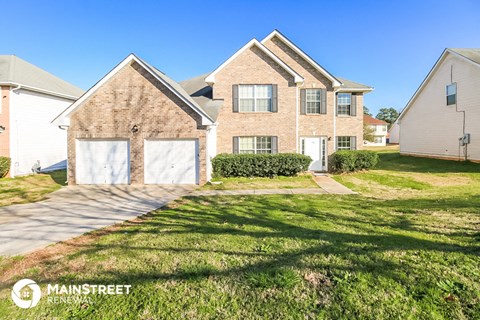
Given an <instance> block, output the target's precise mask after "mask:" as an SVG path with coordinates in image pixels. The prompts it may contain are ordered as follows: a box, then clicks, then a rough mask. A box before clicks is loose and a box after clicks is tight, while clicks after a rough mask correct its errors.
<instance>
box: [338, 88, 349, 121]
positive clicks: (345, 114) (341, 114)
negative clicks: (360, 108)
mask: <svg viewBox="0 0 480 320" xmlns="http://www.w3.org/2000/svg"><path fill="white" fill-rule="evenodd" d="M340 94H348V95H349V96H350V104H348V114H347V113H340V112H338V107H339V106H347V104H339V103H338V102H339V99H338V95H340ZM337 115H338V116H340V117H342V116H344V117H348V116H351V115H352V93H351V92H339V93H338V94H337Z"/></svg>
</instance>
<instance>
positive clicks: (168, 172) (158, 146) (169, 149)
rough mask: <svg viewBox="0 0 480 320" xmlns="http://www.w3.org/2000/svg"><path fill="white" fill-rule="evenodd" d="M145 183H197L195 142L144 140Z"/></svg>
mask: <svg viewBox="0 0 480 320" xmlns="http://www.w3.org/2000/svg"><path fill="white" fill-rule="evenodd" d="M145 183H146V184H196V183H198V142H197V140H145Z"/></svg>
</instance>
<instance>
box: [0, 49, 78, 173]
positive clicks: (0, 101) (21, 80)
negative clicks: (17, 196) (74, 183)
mask: <svg viewBox="0 0 480 320" xmlns="http://www.w3.org/2000/svg"><path fill="white" fill-rule="evenodd" d="M0 93H1V95H0V156H4V157H9V158H10V159H11V166H10V172H9V176H10V177H14V176H19V175H26V174H31V173H33V172H37V171H53V170H58V169H65V168H66V167H67V139H66V138H67V132H66V131H64V130H59V129H58V127H56V126H54V125H52V124H51V121H52V118H53V117H55V116H56V115H58V113H59V112H61V111H62V110H64V109H65V108H66V107H68V106H69V105H71V104H72V103H73V102H74V101H75V100H77V99H78V97H79V96H81V95H82V93H83V90H82V89H80V88H78V87H76V86H74V85H72V84H70V83H68V82H66V81H64V80H62V79H60V78H58V77H56V76H54V75H52V74H50V73H48V72H47V71H45V70H43V69H40V68H39V67H37V66H35V65H33V64H31V63H29V62H27V61H25V60H23V59H21V58H19V57H17V56H14V55H0Z"/></svg>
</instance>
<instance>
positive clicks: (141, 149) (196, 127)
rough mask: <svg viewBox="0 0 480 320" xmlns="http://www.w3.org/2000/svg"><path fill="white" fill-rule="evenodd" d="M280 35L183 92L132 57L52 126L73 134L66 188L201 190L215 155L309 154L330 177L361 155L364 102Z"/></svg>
mask: <svg viewBox="0 0 480 320" xmlns="http://www.w3.org/2000/svg"><path fill="white" fill-rule="evenodd" d="M372 90H373V88H371V87H369V86H366V85H362V84H359V83H356V82H353V81H349V80H346V79H342V78H338V77H335V76H333V75H332V74H331V73H329V72H328V71H326V70H325V69H324V68H323V67H321V66H320V65H319V64H318V63H316V62H315V61H314V60H313V59H312V58H310V57H309V56H308V55H307V54H305V53H304V52H303V51H302V50H301V49H300V48H298V47H297V46H296V45H295V44H293V43H292V42H291V41H290V40H289V39H287V38H286V37H285V36H284V35H282V34H281V33H280V32H278V31H277V30H275V31H273V32H272V33H271V34H270V35H268V36H267V37H266V38H265V39H263V40H262V41H258V40H256V39H252V40H251V41H249V42H248V43H247V44H245V45H244V46H243V47H242V48H240V49H239V50H238V51H236V52H235V53H234V54H233V55H232V56H230V57H229V58H228V59H226V61H225V62H224V63H222V64H221V65H219V66H218V68H216V69H215V70H213V71H212V72H210V73H208V74H205V75H202V76H199V77H196V78H193V79H189V80H186V81H183V82H181V83H177V82H175V81H174V80H172V79H171V78H169V77H168V76H167V75H165V74H164V73H162V72H161V71H159V70H157V69H156V68H155V67H153V66H151V65H149V64H148V63H146V62H145V61H143V60H141V59H140V58H138V57H137V56H135V55H133V54H132V55H130V56H128V57H127V58H126V59H125V60H124V61H122V62H121V63H120V64H119V65H117V66H116V67H115V68H114V69H113V70H112V71H111V72H109V73H108V74H107V75H106V76H105V77H104V78H103V79H101V80H100V81H99V82H98V83H97V84H96V85H95V86H93V87H92V88H91V89H90V90H88V91H87V93H86V94H85V95H83V96H82V97H81V98H80V99H78V100H77V101H76V102H75V103H74V104H72V105H71V106H70V107H69V108H68V109H66V110H65V111H64V112H63V113H62V114H60V115H59V116H58V117H57V119H55V121H54V123H56V124H58V125H62V126H64V127H68V164H69V167H68V180H69V183H70V184H203V183H205V182H206V181H208V180H209V179H210V178H211V174H212V172H211V170H212V169H211V159H212V158H213V157H214V156H215V155H217V154H218V153H285V152H293V153H295V152H297V153H303V154H306V155H309V156H311V157H312V159H313V162H312V163H311V165H310V169H311V170H313V171H325V170H327V169H328V156H329V155H331V154H332V153H333V152H334V151H335V150H338V149H342V150H345V149H357V148H361V147H362V144H363V142H362V136H363V116H362V115H363V112H362V107H363V94H365V93H368V92H370V91H372Z"/></svg>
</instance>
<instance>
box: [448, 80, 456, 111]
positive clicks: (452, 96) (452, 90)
mask: <svg viewBox="0 0 480 320" xmlns="http://www.w3.org/2000/svg"><path fill="white" fill-rule="evenodd" d="M456 103H457V84H456V83H452V84H449V85H447V106H449V105H452V104H456Z"/></svg>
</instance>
